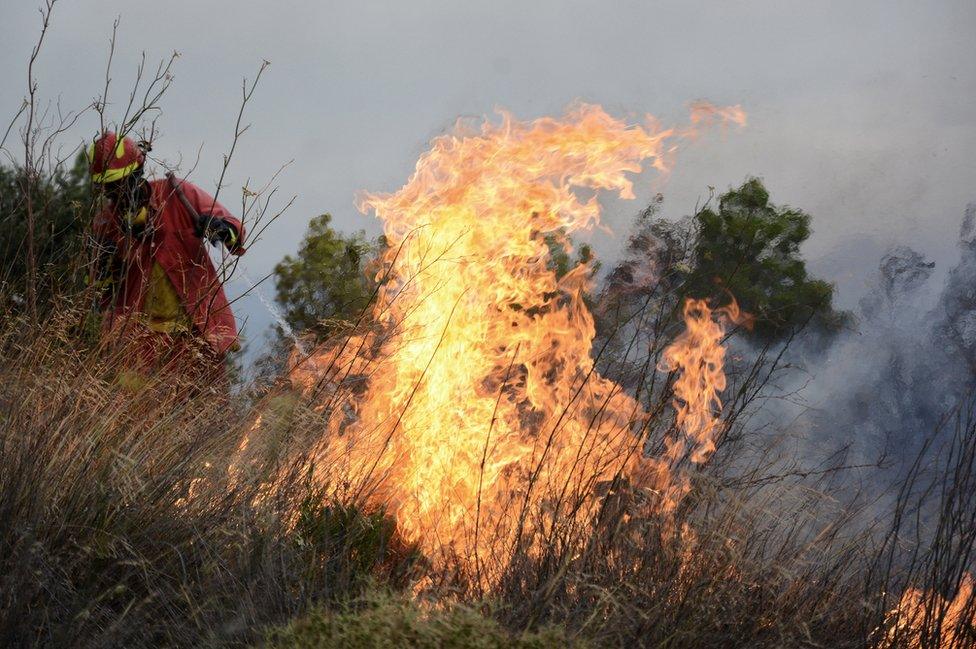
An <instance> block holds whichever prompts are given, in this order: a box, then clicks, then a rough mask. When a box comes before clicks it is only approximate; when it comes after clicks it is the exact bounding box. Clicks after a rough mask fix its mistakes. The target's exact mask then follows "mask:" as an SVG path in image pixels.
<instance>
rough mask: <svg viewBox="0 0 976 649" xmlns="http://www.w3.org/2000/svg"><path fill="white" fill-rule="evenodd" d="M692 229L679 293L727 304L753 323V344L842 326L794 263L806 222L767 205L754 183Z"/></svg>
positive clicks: (828, 296)
mask: <svg viewBox="0 0 976 649" xmlns="http://www.w3.org/2000/svg"><path fill="white" fill-rule="evenodd" d="M695 222H696V227H697V233H696V237H695V244H694V249H693V252H692V255H691V272H690V273H689V275H688V278H687V280H686V282H685V288H684V292H685V293H686V294H687V295H690V296H693V297H706V298H713V299H716V300H718V301H728V297H727V296H728V295H729V294H730V295H731V296H733V297H734V298H735V299H736V301H737V302H738V303H739V306H740V307H742V309H743V310H744V311H746V312H747V313H749V314H751V315H752V316H753V318H754V327H753V330H752V333H751V336H752V338H753V339H754V340H757V341H758V342H763V343H765V342H771V341H774V340H777V339H781V338H783V337H784V336H786V335H788V334H789V333H790V332H791V331H793V330H794V329H795V328H796V327H798V326H802V325H804V324H805V323H807V322H810V323H811V324H813V325H814V326H816V327H817V328H818V329H819V330H821V331H824V332H828V333H829V332H836V331H837V330H839V329H840V328H841V327H842V326H844V324H845V323H846V322H847V321H848V319H849V315H848V314H847V313H844V312H838V311H835V310H834V308H833V296H834V287H833V285H831V284H830V283H828V282H825V281H823V280H820V279H814V278H811V277H809V276H808V274H807V269H806V262H805V261H804V260H803V258H802V256H801V255H800V245H801V244H802V243H803V242H804V241H806V240H807V238H808V237H809V236H810V215H808V214H806V213H805V212H803V211H802V210H798V209H794V208H790V207H778V206H776V205H773V204H772V203H770V202H769V192H768V191H767V190H766V188H765V187H764V186H763V183H762V181H761V180H759V179H758V178H750V179H749V180H747V181H746V182H745V183H744V184H743V185H742V186H741V187H739V188H738V189H731V190H729V191H728V192H726V193H724V194H722V196H720V197H719V200H718V208H717V210H716V209H713V208H712V206H711V204H709V205H706V207H705V208H704V209H702V210H701V211H699V212H698V213H697V214H696V215H695ZM723 298H724V299H723Z"/></svg>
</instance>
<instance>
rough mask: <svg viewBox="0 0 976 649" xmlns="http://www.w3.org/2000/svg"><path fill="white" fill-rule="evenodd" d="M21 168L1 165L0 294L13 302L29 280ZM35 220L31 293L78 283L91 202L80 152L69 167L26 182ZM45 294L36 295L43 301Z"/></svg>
mask: <svg viewBox="0 0 976 649" xmlns="http://www.w3.org/2000/svg"><path fill="white" fill-rule="evenodd" d="M25 173H27V172H25V171H24V170H23V169H20V168H11V167H5V166H0V260H2V262H0V287H2V288H0V300H2V301H3V302H4V304H3V306H4V308H15V307H16V305H17V304H18V303H20V302H22V300H23V296H24V295H25V293H26V288H27V286H26V283H27V281H28V275H29V273H28V261H27V256H26V253H25V250H26V239H27V236H28V229H27V216H26V201H25V197H24V189H23V188H24V187H25V186H26V183H25V182H23V181H24V174H25ZM31 187H32V193H33V203H34V210H35V213H36V214H37V215H38V216H37V226H36V228H35V230H34V233H33V236H34V250H35V251H36V253H35V254H36V263H37V268H38V271H39V272H38V277H37V279H38V284H42V285H41V286H36V287H34V288H35V289H36V294H37V295H38V296H41V297H42V298H47V297H49V296H50V295H51V294H52V291H57V290H59V289H66V290H71V289H73V288H77V287H78V286H79V285H81V283H82V282H83V279H84V273H83V272H82V269H83V267H84V264H83V263H82V259H81V257H82V255H81V253H82V252H83V250H84V241H85V237H84V233H85V230H86V228H87V226H88V220H89V217H90V214H91V208H92V192H91V183H90V182H89V180H88V163H87V160H86V159H85V155H84V153H79V154H78V156H77V157H76V158H75V160H74V164H73V165H72V166H71V167H70V168H65V167H61V166H59V167H57V168H55V170H54V172H53V173H52V174H51V175H45V176H44V177H41V178H37V179H35V180H34V181H33V182H32V183H31ZM44 301H45V300H43V299H42V300H41V302H42V303H43V302H44Z"/></svg>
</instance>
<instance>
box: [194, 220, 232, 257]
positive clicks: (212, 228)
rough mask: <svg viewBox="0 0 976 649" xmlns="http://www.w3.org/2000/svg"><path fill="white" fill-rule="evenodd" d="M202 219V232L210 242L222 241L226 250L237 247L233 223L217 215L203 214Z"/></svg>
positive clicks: (215, 243)
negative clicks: (203, 226)
mask: <svg viewBox="0 0 976 649" xmlns="http://www.w3.org/2000/svg"><path fill="white" fill-rule="evenodd" d="M203 220H204V223H205V224H206V225H205V229H204V233H203V234H204V236H205V237H206V238H207V240H208V241H209V242H210V243H212V244H214V245H217V242H218V241H222V242H223V244H224V245H225V246H227V249H228V250H233V249H234V248H235V247H237V242H238V235H237V229H236V228H235V227H234V226H233V225H231V224H230V223H228V222H227V221H225V220H224V219H221V218H218V217H209V216H204V217H203Z"/></svg>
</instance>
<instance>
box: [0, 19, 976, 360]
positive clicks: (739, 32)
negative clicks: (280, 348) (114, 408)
mask: <svg viewBox="0 0 976 649" xmlns="http://www.w3.org/2000/svg"><path fill="white" fill-rule="evenodd" d="M116 18H119V19H120V25H119V29H118V37H117V44H116V48H115V58H114V63H113V70H112V74H111V77H112V88H113V90H112V93H111V95H110V105H109V115H110V116H111V115H112V114H113V111H115V114H121V112H122V110H123V109H124V105H125V103H126V99H127V93H128V90H129V89H130V88H131V84H132V82H133V79H134V77H135V70H136V67H137V65H138V63H139V60H140V58H141V56H142V55H143V53H145V55H146V57H147V60H148V61H149V62H153V63H154V62H156V61H159V60H161V59H164V58H166V57H167V56H168V55H169V53H171V52H173V51H177V52H179V53H180V56H179V58H178V60H177V61H176V63H175V66H174V80H173V84H172V86H171V88H170V89H169V91H168V92H167V93H166V95H165V97H164V98H163V100H162V111H161V113H160V114H159V115H158V116H157V126H158V132H157V136H156V138H155V140H154V143H153V146H154V149H153V156H156V157H159V158H160V159H162V160H165V161H166V162H167V163H169V164H175V163H177V162H179V161H180V160H182V161H183V163H182V168H183V169H184V170H185V169H186V168H188V167H189V166H190V161H193V160H195V159H197V156H198V155H199V162H198V163H197V164H196V167H195V168H194V169H193V172H192V174H191V175H190V177H191V179H192V180H194V181H195V182H196V183H197V184H199V185H200V186H202V187H203V188H204V189H206V190H208V191H210V192H211V193H213V192H214V190H215V188H216V186H217V182H218V179H219V177H220V172H221V168H222V166H223V156H224V154H225V153H226V152H227V150H228V149H229V147H230V144H231V141H232V136H233V129H234V120H235V118H236V114H237V111H238V109H239V108H240V103H241V89H242V82H243V80H244V79H248V80H251V79H253V78H254V75H255V73H256V71H257V70H258V68H259V67H260V65H261V62H262V61H263V60H267V61H270V62H271V65H270V67H269V68H268V69H267V71H266V73H265V74H264V76H263V77H262V78H261V82H260V84H259V85H258V88H257V90H256V92H255V94H254V96H253V99H252V101H251V102H250V103H249V104H248V106H247V108H246V113H245V118H244V121H245V123H247V124H250V125H251V126H250V128H249V129H248V131H247V132H246V133H245V135H244V136H243V137H242V138H241V140H240V142H239V143H238V145H237V148H236V150H235V153H234V157H233V159H232V161H231V164H230V167H229V168H228V171H227V174H226V177H225V182H224V184H225V187H224V188H223V189H221V194H220V196H221V199H222V201H223V202H225V204H227V205H228V206H229V207H231V208H232V209H235V208H237V207H238V206H239V205H240V201H241V187H243V186H245V185H247V186H249V187H258V186H262V185H264V184H265V183H267V182H268V181H269V180H271V178H272V177H273V176H274V174H275V173H276V172H277V171H278V170H279V169H280V168H281V167H282V165H287V166H285V168H284V169H283V170H282V172H281V174H280V175H279V176H278V177H277V179H276V180H275V183H274V184H275V186H277V187H278V190H277V193H276V194H275V197H274V199H273V200H272V203H271V208H272V210H274V209H280V208H282V207H284V206H285V204H286V203H287V201H288V199H290V198H291V197H294V198H295V200H294V203H293V204H292V205H291V207H289V209H288V210H287V211H286V212H285V213H284V214H283V216H281V218H280V219H279V220H278V221H277V222H276V223H275V224H274V225H273V226H271V227H270V228H269V229H268V230H267V231H266V232H265V233H264V236H263V237H262V240H260V241H257V242H252V244H251V248H250V249H249V251H248V253H247V254H246V255H245V256H244V258H243V263H242V271H243V273H242V274H241V275H240V276H239V277H238V278H237V280H236V281H235V283H234V284H233V285H232V286H231V287H230V292H231V293H236V294H240V293H242V292H244V290H245V289H246V288H248V286H249V284H250V282H253V281H254V280H257V279H260V278H261V277H264V276H265V275H267V274H268V273H269V272H270V271H271V269H272V268H273V267H274V265H275V263H277V262H278V261H279V260H280V259H281V258H282V256H284V255H285V254H289V253H292V254H293V253H294V252H295V251H296V249H297V247H298V245H299V243H300V240H301V237H302V235H303V233H304V231H305V228H306V226H307V224H308V221H309V220H310V219H311V218H312V217H314V216H316V215H317V214H320V213H322V212H330V213H331V214H332V215H333V216H334V221H335V224H336V225H337V226H338V227H339V228H341V229H342V230H345V231H350V232H351V231H355V230H360V229H362V230H365V231H366V232H367V233H368V234H378V233H379V232H380V231H381V225H380V223H379V222H378V221H377V220H376V219H375V218H374V217H372V216H369V215H363V214H360V213H359V212H358V211H357V210H356V208H355V206H354V201H355V197H356V195H357V193H358V192H360V191H362V190H370V191H395V190H396V189H397V188H399V187H400V186H401V185H402V184H403V183H404V182H405V181H406V179H407V178H408V176H409V174H410V172H411V170H412V169H413V165H414V162H415V161H416V159H417V157H418V156H419V155H420V154H421V153H422V152H423V151H424V150H425V148H426V145H427V143H428V142H429V141H430V139H431V138H432V137H435V136H437V135H438V134H441V133H444V132H446V131H448V130H449V129H450V128H451V126H452V124H453V123H454V122H455V120H456V119H457V118H458V117H459V116H465V117H475V118H479V117H482V116H484V117H487V118H489V119H494V111H495V110H496V109H497V108H504V109H507V110H510V111H512V112H513V113H514V115H515V116H517V117H519V118H522V119H531V118H536V117H541V116H544V115H558V114H560V113H562V112H563V111H564V109H565V108H566V107H567V106H568V105H569V104H570V103H572V102H573V101H575V100H579V99H581V100H584V101H587V102H592V103H598V104H601V105H603V106H604V107H605V108H606V109H607V110H608V111H609V112H611V113H612V114H614V115H617V116H622V117H626V118H628V119H633V120H634V121H636V122H639V121H641V119H642V115H643V114H645V113H651V114H654V115H655V116H657V117H659V118H661V119H662V120H663V121H664V122H665V123H666V124H669V123H682V122H683V121H684V120H685V119H686V117H687V105H688V102H690V101H693V100H697V99H708V100H710V101H712V102H714V103H716V104H720V105H731V104H740V105H741V106H742V107H743V108H744V109H745V111H746V112H747V113H748V116H749V124H748V127H747V128H745V129H744V130H742V131H741V132H728V133H724V134H723V133H718V132H715V133H712V134H711V135H709V136H707V137H705V138H704V139H702V140H701V141H698V142H696V143H695V144H693V145H691V146H689V147H687V148H685V149H683V150H682V151H681V152H680V153H679V155H678V158H677V162H676V165H675V168H674V171H673V173H672V174H671V176H670V178H668V179H667V181H666V182H661V181H660V180H659V179H655V178H653V177H651V176H646V177H642V178H641V179H640V180H639V182H638V188H637V199H636V200H635V201H631V202H622V201H617V200H608V201H606V203H605V214H604V219H603V222H604V224H605V225H607V226H608V228H609V230H610V232H598V233H595V234H594V235H593V237H592V243H593V244H594V246H595V248H596V250H597V252H598V253H599V254H602V256H603V257H604V258H605V259H612V258H613V256H614V254H615V251H616V250H619V249H620V247H621V245H622V244H623V241H624V240H625V238H626V234H627V228H628V224H629V223H630V221H631V219H632V218H633V217H634V215H635V214H636V213H637V212H638V211H639V210H640V208H641V207H642V202H643V203H646V202H647V201H648V200H649V198H650V197H651V196H652V195H653V194H654V193H655V192H658V191H660V192H662V193H663V195H664V197H665V202H664V209H663V215H664V216H666V217H673V218H678V217H680V216H683V215H686V214H689V213H691V212H692V211H693V210H694V208H695V205H696V203H698V202H699V201H700V200H702V199H703V198H704V197H706V196H707V195H708V191H709V190H708V188H709V186H711V187H715V188H717V189H718V190H719V191H723V190H725V189H727V188H729V187H730V186H734V185H737V184H739V183H741V182H742V181H743V180H744V179H745V178H747V177H749V176H759V177H761V178H763V179H764V181H765V182H766V185H767V188H768V189H769V190H770V192H771V195H772V200H773V201H774V202H776V203H779V204H788V205H791V206H794V207H799V208H802V209H804V210H805V211H807V212H808V213H810V214H811V215H812V216H813V230H814V233H813V235H812V237H811V238H810V240H809V241H808V242H807V244H806V245H805V247H804V250H803V252H804V255H805V256H806V257H807V259H808V260H809V266H810V268H811V269H812V270H813V271H814V272H815V273H817V274H819V275H820V276H822V277H824V278H826V279H828V280H830V281H833V282H835V283H836V284H837V290H838V297H839V301H840V305H841V306H844V307H850V306H854V305H856V303H857V300H858V298H859V297H860V296H861V295H863V294H864V293H865V292H866V291H868V290H870V280H871V277H872V276H873V274H874V273H875V272H876V269H877V264H878V260H879V257H880V255H881V254H882V253H883V252H884V250H885V249H886V248H887V247H888V246H890V245H894V244H906V245H910V246H912V247H914V248H916V249H917V250H919V251H920V252H923V253H924V254H926V256H928V257H929V258H930V259H932V260H933V261H935V262H936V264H937V269H938V270H940V271H942V272H944V271H945V270H946V269H947V268H948V267H951V265H952V264H953V263H954V262H955V260H956V259H957V258H958V252H957V247H956V243H955V242H956V239H957V236H958V230H959V224H960V221H961V219H962V215H963V211H964V208H965V205H966V203H967V202H969V201H973V200H976V155H974V152H976V128H974V127H976V3H973V2H972V1H971V0H963V1H953V2H949V1H941V0H929V1H927V2H924V3H923V2H902V1H897V0H885V1H880V2H879V1H854V0H843V1H838V2H834V1H820V2H807V1H784V0H765V1H757V0H744V1H737V2H696V1H689V0H681V1H674V2H671V1H666V2H650V1H647V0H644V1H640V2H638V1H616V2H611V1H606V0H603V1H595V0H594V1H588V2H584V1H576V0H563V1H551V0H536V1H531V2H529V1H526V0H522V1H520V2H514V1H510V0H490V1H485V0H477V1H470V2H456V1H455V2H447V1H446V0H445V1H438V2H433V1H430V0H414V1H412V2H373V1H357V2H343V3H340V2H296V1H289V0H283V1H277V2H267V1H264V2H258V1H255V0H208V1H207V2H199V0H197V1H189V0H171V1H169V2H166V3H159V2H154V3H149V2H128V3H118V2H109V1H108V0H61V1H60V2H58V3H57V4H56V5H55V9H54V14H53V17H52V23H51V28H50V32H49V34H48V37H47V40H46V41H45V43H44V47H43V49H42V51H41V54H40V56H39V59H38V63H37V67H36V70H35V73H36V78H37V81H38V93H39V95H40V96H41V97H42V99H44V100H46V101H54V100H60V103H61V105H62V106H65V107H73V108H83V107H84V106H85V105H87V104H90V103H91V101H92V100H93V99H94V98H95V97H97V96H98V95H100V93H101V90H102V87H103V85H104V82H105V65H106V61H107V57H108V50H109V47H108V45H109V38H110V35H111V32H112V23H113V21H114V20H115V19H116ZM39 26H40V17H39V14H38V2H37V1H36V0H5V1H4V2H3V3H2V7H0V117H2V119H0V121H2V122H3V123H4V124H6V122H7V121H9V117H10V116H13V114H14V113H15V112H16V110H17V108H18V107H19V105H20V102H21V100H22V98H23V96H24V94H25V93H26V88H27V84H26V67H27V60H28V57H29V53H30V50H31V47H32V45H33V43H34V41H35V39H36V35H37V33H38V30H39ZM98 128H99V121H98V119H97V117H96V116H95V115H94V114H89V115H86V116H82V118H81V119H80V120H79V122H78V124H77V125H76V127H75V128H74V129H73V130H72V131H71V132H70V133H68V134H66V136H65V144H66V146H73V145H74V144H76V143H78V142H81V141H82V140H83V139H86V138H87V139H90V138H91V137H92V136H93V135H94V134H95V133H96V132H97V131H98ZM259 294H260V295H259ZM273 294H274V287H273V285H272V284H271V283H270V281H269V282H266V283H264V284H263V285H261V286H260V287H258V289H257V291H254V292H251V293H249V294H247V295H246V296H245V297H244V298H243V299H241V300H240V301H239V302H236V303H235V310H236V312H237V315H238V317H239V319H241V320H244V322H245V326H244V333H245V336H246V338H247V340H248V341H249V342H250V345H249V350H250V352H249V353H250V355H251V357H253V356H254V355H255V354H256V353H258V352H259V351H260V350H261V349H262V347H263V344H264V338H263V337H264V335H265V331H266V329H267V327H268V326H269V324H270V323H271V322H272V316H271V314H270V313H269V311H268V309H267V306H266V304H265V302H267V301H269V300H271V298H272V297H273ZM261 296H263V297H264V301H262V300H261V299H259V298H260V297H261ZM232 297H233V296H232Z"/></svg>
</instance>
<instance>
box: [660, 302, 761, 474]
mask: <svg viewBox="0 0 976 649" xmlns="http://www.w3.org/2000/svg"><path fill="white" fill-rule="evenodd" d="M717 314H718V316H719V319H716V318H714V317H713V313H712V309H710V308H709V306H708V303H707V302H706V301H705V300H695V299H688V300H686V301H685V306H684V320H685V332H684V333H683V334H681V336H679V337H678V338H677V339H676V340H675V341H674V342H673V343H671V345H669V346H668V348H667V349H666V350H665V351H664V368H665V369H667V370H670V371H677V372H678V378H677V379H676V380H675V382H674V395H675V399H674V408H675V410H676V411H677V413H678V425H679V426H680V427H681V428H682V429H683V430H684V431H685V433H686V435H687V437H688V439H689V441H690V442H691V446H692V448H693V449H694V451H693V452H692V454H691V458H690V459H691V461H692V462H695V463H696V464H700V463H702V462H704V461H705V460H707V459H708V456H710V455H711V454H712V452H714V451H715V432H716V428H717V427H718V426H719V420H718V417H717V416H716V413H717V412H719V411H721V409H722V400H721V398H720V397H719V395H720V393H721V392H722V391H723V390H724V389H725V372H724V370H723V368H724V366H725V347H724V346H723V345H722V338H723V336H724V335H725V328H724V326H723V324H722V323H723V322H727V323H738V322H742V321H743V316H742V314H741V313H740V311H739V306H738V304H736V302H735V300H733V301H732V302H731V304H729V305H728V306H725V307H722V308H721V309H718V310H717ZM685 449H686V445H685V444H684V443H681V442H678V443H676V444H674V446H672V447H671V449H670V452H671V453H672V454H673V459H678V458H679V457H680V456H681V455H682V453H683V452H684V451H685Z"/></svg>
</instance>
